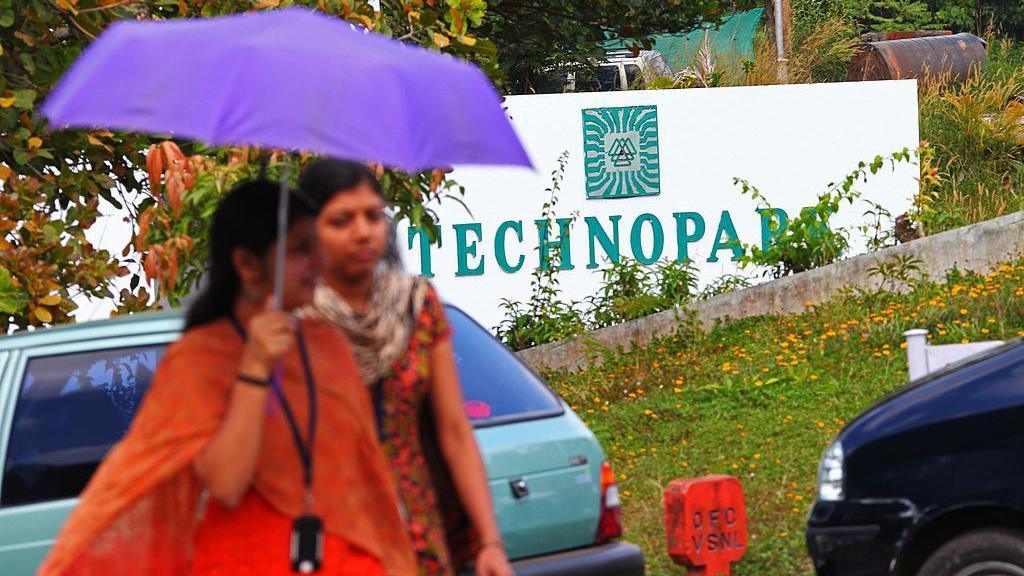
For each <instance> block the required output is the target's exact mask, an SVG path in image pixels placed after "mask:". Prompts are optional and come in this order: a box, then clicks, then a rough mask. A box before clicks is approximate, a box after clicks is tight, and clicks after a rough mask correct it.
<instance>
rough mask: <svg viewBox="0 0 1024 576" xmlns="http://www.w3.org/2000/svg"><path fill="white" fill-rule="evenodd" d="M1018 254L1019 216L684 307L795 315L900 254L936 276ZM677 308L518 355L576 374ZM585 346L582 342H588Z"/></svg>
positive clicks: (673, 320)
mask: <svg viewBox="0 0 1024 576" xmlns="http://www.w3.org/2000/svg"><path fill="white" fill-rule="evenodd" d="M1021 254H1024V212H1017V213H1014V214H1010V215H1007V216H1003V217H1000V218H996V219H994V220H989V221H986V222H980V223H978V224H973V225H971V226H965V227H963V228H958V229H956V230H950V231H948V232H943V233H941V234H936V235H934V236H928V237H926V238H922V239H919V240H914V241H913V242H908V243H906V244H901V245H899V246H895V247H892V248H887V249H885V250H881V251H878V252H873V253H870V254H864V255H861V256H857V257H855V258H850V259H849V260H843V261H842V262H837V263H835V264H830V265H828V266H824V267H822V268H816V269H814V270H810V271H807V272H803V273H801V274H795V275H793V276H786V277H784V278H780V279H779V280H775V281H772V282H765V283H764V284H760V285H757V286H753V287H750V288H745V289H743V290H738V291H736V292H731V293H729V294H723V295H721V296H716V297H714V298H709V299H708V300H703V301H701V302H696V303H694V304H693V305H692V306H691V309H692V310H693V312H694V313H695V314H696V316H697V318H699V319H700V321H701V322H702V324H703V325H704V326H710V325H712V324H713V323H714V322H716V321H718V320H723V319H726V318H745V317H748V316H760V315H764V314H779V313H794V312H801V311H803V310H804V309H805V307H806V305H807V304H808V303H809V304H812V305H813V304H820V303H821V302H825V301H827V300H829V299H830V298H832V297H833V296H835V295H836V294H837V293H838V292H839V291H840V290H842V289H844V288H863V289H874V288H878V287H879V286H880V282H881V279H879V278H877V277H871V276H869V275H868V270H869V269H871V268H873V267H874V266H876V265H878V264H879V263H880V262H884V261H888V260H890V259H892V258H894V257H897V256H900V255H912V256H915V257H917V258H919V259H921V260H922V261H923V262H924V264H923V265H922V271H923V272H924V273H926V274H927V275H928V276H930V277H932V278H940V277H942V275H944V274H945V273H946V271H948V270H951V269H952V268H960V269H961V270H973V271H978V272H984V271H987V270H988V269H989V267H990V266H992V265H994V264H996V263H998V262H1000V261H1003V260H1007V259H1010V258H1014V257H1016V256H1018V255H1021ZM679 317H680V311H679V310H665V311H663V312H659V313H657V314H653V315H651V316H646V317H644V318H638V319H636V320H631V321H629V322H624V323H622V324H617V325H615V326H609V327H607V328H602V329H600V330H595V331H593V332H589V333H587V334H583V335H580V336H578V337H576V338H573V339H571V340H566V341H563V342H553V343H551V344H545V345H543V346H537V347H534V348H528V349H526V350H522V351H520V352H519V356H520V357H521V358H523V359H524V360H525V361H526V362H527V363H528V364H530V365H531V366H533V367H534V368H536V369H543V368H549V369H555V370H557V369H561V368H569V369H578V368H583V367H585V366H587V364H588V362H589V361H590V360H589V359H588V357H587V356H588V354H587V349H588V347H589V348H592V347H593V346H594V345H595V344H596V345H597V346H599V347H611V348H615V347H617V346H623V347H627V348H628V347H629V346H630V345H631V344H643V343H645V342H648V341H649V340H651V339H652V338H654V337H656V336H663V335H667V334H670V333H671V332H672V330H673V329H674V328H675V327H676V326H677V324H678V322H679V321H678V318H679ZM588 343H590V344H588Z"/></svg>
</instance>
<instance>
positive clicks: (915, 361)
mask: <svg viewBox="0 0 1024 576" xmlns="http://www.w3.org/2000/svg"><path fill="white" fill-rule="evenodd" d="M903 336H905V337H906V339H907V372H908V374H909V376H910V381H911V382H913V381H914V380H917V379H918V378H920V377H922V376H925V375H927V374H928V331H927V330H923V329H920V328H918V329H917V330H907V331H906V332H904V333H903Z"/></svg>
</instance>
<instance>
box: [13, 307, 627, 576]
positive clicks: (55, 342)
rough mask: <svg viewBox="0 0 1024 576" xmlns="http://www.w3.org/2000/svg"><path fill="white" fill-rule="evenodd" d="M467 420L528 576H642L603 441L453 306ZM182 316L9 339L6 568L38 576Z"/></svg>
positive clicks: (509, 540) (516, 561)
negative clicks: (624, 533) (624, 536)
mask: <svg viewBox="0 0 1024 576" xmlns="http://www.w3.org/2000/svg"><path fill="white" fill-rule="evenodd" d="M447 313H448V317H449V321H450V322H451V325H452V327H453V331H454V336H453V347H454V350H455V355H456V362H457V365H458V370H459V376H460V378H461V380H462V386H463V392H464V395H465V398H466V412H467V414H468V415H469V417H470V419H471V421H472V422H473V424H474V427H475V429H476V437H477V440H478V442H479V444H480V449H481V452H482V454H483V457H484V461H485V464H486V466H487V470H488V473H489V482H490V486H491V492H492V495H493V498H494V505H495V512H496V514H497V518H498V524H499V526H500V528H501V531H502V535H503V537H504V539H505V543H506V547H507V550H508V554H509V556H510V558H511V559H512V560H513V566H514V568H515V569H516V572H517V574H520V575H532V576H542V575H551V576H555V575H565V576H573V575H583V574H608V575H622V576H640V575H642V574H643V573H644V559H643V555H642V553H641V552H640V549H639V548H637V547H636V546H633V545H630V544H626V543H623V542H618V541H617V540H618V538H619V537H620V536H621V534H622V525H621V521H620V507H619V496H618V489H617V487H616V485H615V478H614V474H613V473H612V469H611V466H610V465H609V464H608V462H607V461H606V459H605V454H604V452H603V451H602V449H601V446H600V445H599V444H598V442H597V439H596V438H595V437H594V435H593V434H592V433H591V432H590V430H588V429H587V427H586V426H585V425H584V424H583V422H582V421H581V420H580V419H579V418H578V417H577V416H576V414H574V413H573V412H572V410H570V409H569V408H568V406H566V405H565V403H564V402H562V401H561V399H559V398H558V397H557V396H556V395H555V394H554V393H553V392H552V391H551V390H550V389H549V388H548V387H547V386H546V385H545V384H544V382H543V381H542V380H540V379H539V378H538V377H537V375H536V374H534V373H533V372H532V371H531V370H530V369H529V368H527V367H526V366H525V365H524V364H523V363H522V362H521V361H520V360H519V359H518V357H516V355H515V354H513V353H512V352H511V351H509V350H508V349H507V348H505V347H504V346H503V345H502V344H501V343H500V342H498V341H497V340H495V339H494V337H493V336H491V334H490V333H489V332H487V331H486V330H485V329H484V328H482V327H481V326H479V325H478V324H476V323H475V322H474V321H472V320H471V319H470V318H469V317H468V316H466V315H465V314H464V313H463V312H461V311H459V310H458V309H456V308H454V307H450V306H449V307H447ZM181 329H182V315H181V314H180V313H178V312H164V313H146V314H138V315H135V316H131V317H125V318H119V319H114V320H108V321H102V322H92V323H86V324H77V325H71V326H65V327H59V328H53V329H49V330H38V331H35V332H27V333H22V334H16V335H14V336H7V337H3V338H0V461H2V462H3V475H2V476H0V566H2V567H3V570H2V573H3V574H4V576H29V575H31V574H34V573H35V571H36V568H37V566H38V564H39V563H40V562H41V560H42V559H43V557H44V556H45V554H46V552H47V551H48V550H49V548H50V546H51V545H52V544H53V540H54V538H55V537H56V535H57V532H58V531H59V529H60V527H61V524H62V523H63V522H64V520H65V519H66V517H67V515H68V513H69V512H70V511H71V509H72V508H74V506H75V504H76V503H77V497H78V495H79V493H80V492H81V491H82V489H83V488H84V487H85V485H86V484H87V483H88V482H89V479H90V478H91V477H92V474H93V472H94V471H95V470H96V467H97V466H98V465H99V462H100V461H101V460H102V459H103V457H104V456H105V455H106V453H107V451H108V450H109V449H110V447H111V446H112V445H113V444H114V443H116V442H117V441H118V440H119V439H120V438H121V437H122V435H123V434H124V433H125V431H126V430H127V429H128V426H129V425H130V423H131V419H132V417H133V415H134V414H135V411H136V409H137V408H138V405H139V403H140V402H141V401H142V399H143V395H144V393H145V391H146V389H147V387H148V386H149V382H150V380H151V378H152V376H153V372H154V371H155V369H156V366H157V364H158V363H159V361H160V358H161V357H162V356H163V354H164V351H165V350H166V348H167V346H168V345H169V344H170V343H171V342H173V341H174V340H176V339H177V338H178V336H179V335H180V332H181Z"/></svg>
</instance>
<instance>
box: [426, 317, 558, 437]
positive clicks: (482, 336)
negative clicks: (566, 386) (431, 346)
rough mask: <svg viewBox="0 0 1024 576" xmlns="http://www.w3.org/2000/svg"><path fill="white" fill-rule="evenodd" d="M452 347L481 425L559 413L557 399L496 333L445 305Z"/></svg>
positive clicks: (470, 411)
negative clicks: (496, 336)
mask: <svg viewBox="0 0 1024 576" xmlns="http://www.w3.org/2000/svg"><path fill="white" fill-rule="evenodd" d="M446 310H447V312H448V321H449V322H450V323H451V325H452V347H453V348H454V349H455V362H456V365H457V366H458V370H459V379H460V380H461V382H462V395H463V396H464V397H465V401H466V415H467V416H469V419H470V421H472V422H473V424H475V425H477V426H481V425H486V424H493V423H498V422H503V421H509V420H519V419H524V420H525V419H529V418H533V417H538V418H539V417H543V416H548V415H554V414H560V413H561V412H562V406H561V403H560V402H559V400H558V397H557V396H555V394H554V393H553V392H552V391H551V390H549V389H548V387H547V386H546V385H545V384H544V382H542V381H541V380H540V379H539V378H537V376H536V375H535V374H534V373H533V372H532V371H530V369H529V368H527V367H526V365H524V364H523V363H522V362H520V361H519V358H517V357H516V355H515V354H513V353H512V352H511V351H510V350H509V349H508V348H506V347H505V346H504V345H502V344H501V342H498V340H496V339H495V338H494V336H491V333H490V332H488V331H487V330H485V329H484V328H483V327H481V326H480V325H479V324H477V323H476V322H474V321H473V320H471V319H470V318H469V317H468V316H466V314H465V313H463V312H462V311H460V310H458V309H456V308H453V307H451V306H448V307H446Z"/></svg>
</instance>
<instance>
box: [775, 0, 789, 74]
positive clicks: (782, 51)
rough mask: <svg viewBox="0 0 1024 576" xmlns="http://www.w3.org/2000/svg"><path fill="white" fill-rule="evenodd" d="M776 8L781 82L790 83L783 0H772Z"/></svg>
mask: <svg viewBox="0 0 1024 576" xmlns="http://www.w3.org/2000/svg"><path fill="white" fill-rule="evenodd" d="M772 5H773V6H774V7H775V53H776V56H777V58H778V64H779V67H778V78H779V82H782V83H786V82H789V70H788V68H787V65H786V44H785V41H784V39H783V37H782V35H783V34H784V33H785V32H784V30H783V29H782V26H783V24H782V0H772Z"/></svg>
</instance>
